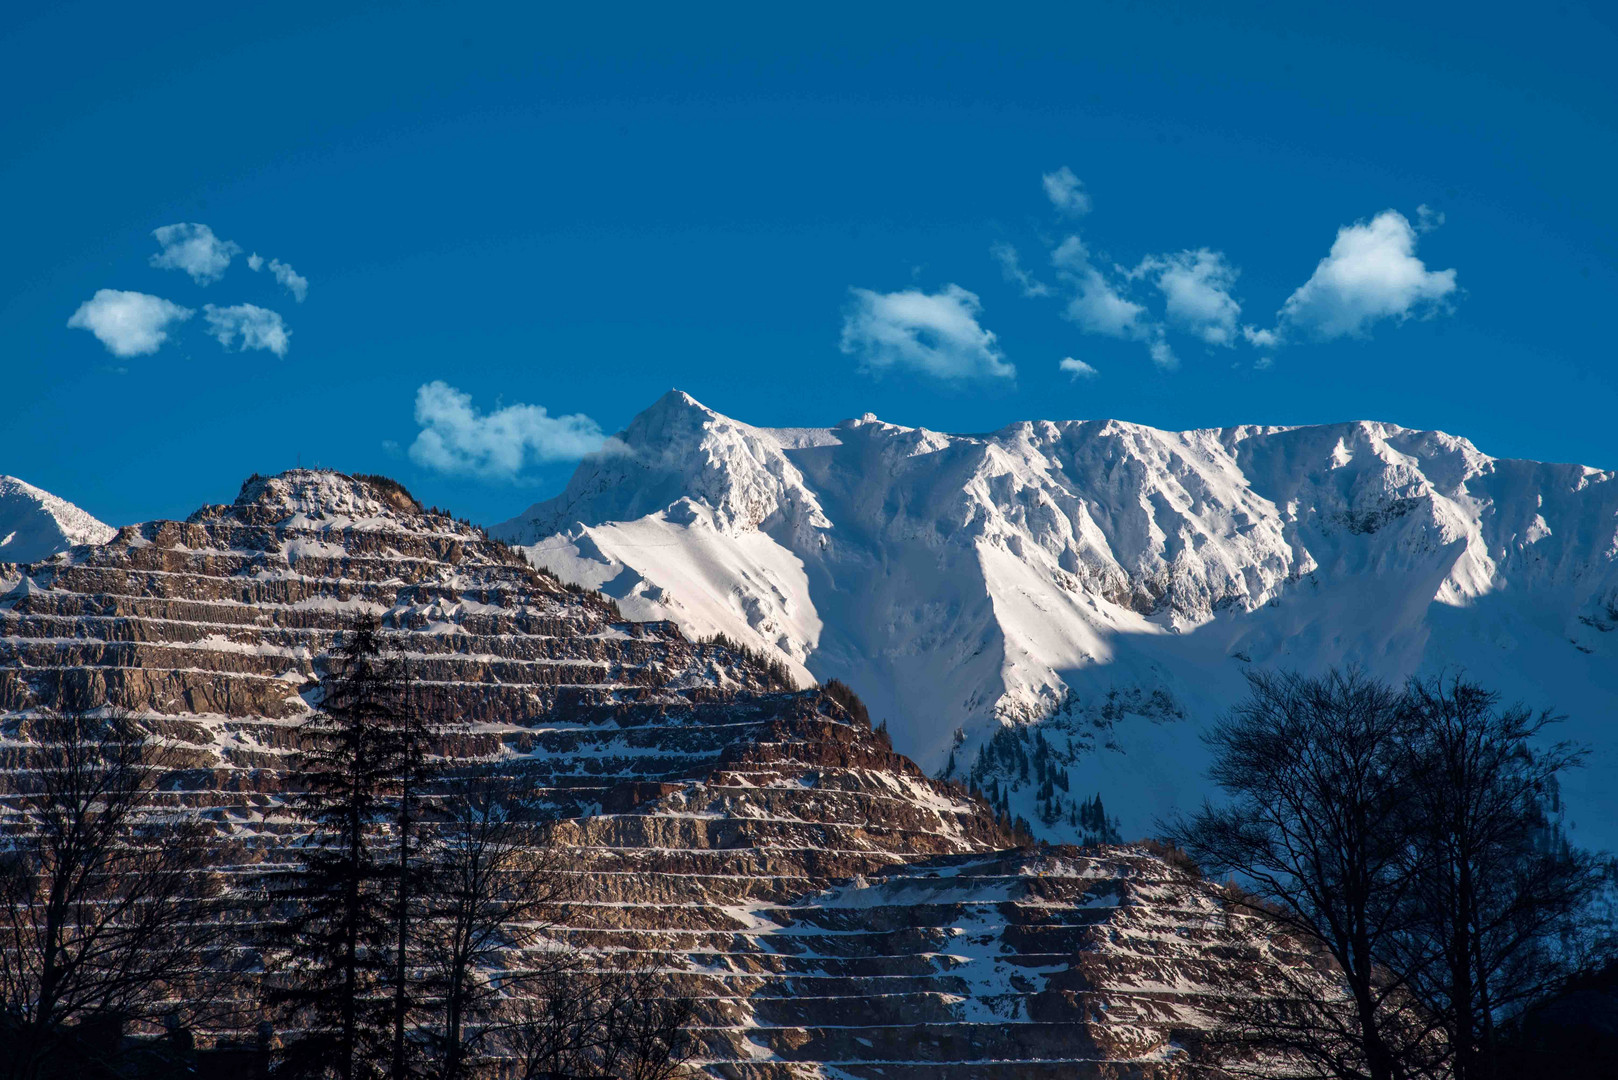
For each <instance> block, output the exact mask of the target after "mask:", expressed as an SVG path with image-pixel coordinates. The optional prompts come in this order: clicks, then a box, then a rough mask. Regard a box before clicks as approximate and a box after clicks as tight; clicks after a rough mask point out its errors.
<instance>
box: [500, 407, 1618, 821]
mask: <svg viewBox="0 0 1618 1080" xmlns="http://www.w3.org/2000/svg"><path fill="white" fill-rule="evenodd" d="M493 532H494V533H495V534H496V535H499V536H501V537H503V538H504V539H507V540H509V541H512V542H514V543H518V544H522V545H524V546H525V548H526V550H527V551H528V552H529V553H530V556H531V557H532V558H533V559H534V561H535V562H536V563H537V564H539V565H543V566H547V567H549V568H550V569H552V570H554V571H555V572H556V573H558V574H559V575H560V576H561V577H563V578H564V579H565V580H569V581H573V582H577V583H580V584H583V585H587V586H589V587H592V588H601V589H603V590H604V591H606V592H607V593H608V594H610V595H612V596H614V597H615V598H617V599H618V601H619V603H620V604H621V605H623V607H624V609H625V610H626V611H628V612H631V613H633V614H635V615H637V616H639V617H662V618H670V619H673V620H675V621H676V622H679V623H680V624H681V625H682V626H684V627H686V628H687V630H688V631H691V632H699V633H711V632H713V631H723V632H725V633H726V634H729V635H731V636H733V637H736V638H737V639H738V640H744V641H749V642H752V643H755V644H758V645H760V646H768V647H773V648H775V649H776V650H777V651H779V652H780V653H781V654H782V656H783V657H785V658H787V659H788V660H790V661H791V662H792V663H793V664H794V665H795V670H796V672H797V673H798V675H799V677H800V678H801V679H803V680H804V681H806V682H807V681H808V680H809V679H811V678H814V679H826V678H833V677H835V678H839V679H842V680H843V681H845V682H848V683H850V684H851V685H853V686H854V687H855V688H856V689H857V690H859V692H860V693H861V694H862V695H863V696H864V697H865V698H866V699H867V701H868V702H869V703H870V705H871V708H872V712H873V714H874V715H877V716H881V717H885V718H887V719H888V720H889V721H890V724H891V728H892V731H893V734H894V738H895V741H896V745H897V746H898V747H899V748H900V749H902V750H904V751H905V752H907V753H909V754H911V755H912V756H914V757H915V758H916V759H917V760H918V761H919V762H920V763H921V764H922V765H923V766H924V767H926V768H927V769H929V770H930V771H932V772H933V773H934V774H935V775H956V776H961V775H967V774H970V775H972V776H973V778H974V779H975V780H977V781H979V782H980V783H981V784H982V785H983V786H984V787H985V788H988V787H989V786H990V785H991V784H992V785H993V788H994V789H995V790H996V791H997V792H999V793H1001V795H1002V796H1003V797H1004V798H1005V799H1006V803H1007V805H1008V806H1009V807H1010V808H1011V809H1012V810H1013V811H1014V812H1016V813H1018V814H1020V815H1022V816H1025V817H1027V818H1028V820H1030V821H1031V822H1033V823H1034V825H1035V828H1036V829H1037V830H1039V831H1041V832H1042V833H1043V834H1044V835H1046V836H1048V837H1051V838H1053V839H1062V838H1064V837H1067V836H1070V835H1071V825H1072V822H1073V819H1074V818H1075V817H1076V811H1077V801H1078V800H1079V799H1081V798H1084V797H1088V796H1089V795H1091V794H1092V793H1094V792H1098V791H1099V792H1100V793H1101V794H1102V795H1103V796H1104V797H1105V800H1106V804H1107V807H1108V809H1109V810H1112V811H1115V812H1119V813H1121V815H1122V817H1123V824H1124V828H1125V831H1126V833H1130V834H1133V835H1140V834H1141V833H1143V832H1146V831H1148V830H1149V828H1150V825H1151V822H1152V820H1153V819H1154V818H1155V817H1156V816H1157V815H1159V814H1161V813H1163V812H1164V811H1166V810H1168V809H1170V808H1172V807H1173V806H1175V805H1183V803H1184V801H1185V800H1186V799H1187V798H1190V799H1196V798H1198V797H1200V793H1201V792H1202V791H1203V785H1202V779H1201V774H1202V765H1203V761H1204V757H1203V752H1202V750H1201V747H1200V744H1199V740H1198V733H1199V731H1200V728H1201V723H1202V722H1203V721H1205V720H1206V719H1207V718H1209V717H1211V716H1212V715H1214V714H1216V713H1217V712H1218V711H1220V710H1221V709H1223V708H1224V707H1226V706H1227V705H1228V704H1229V703H1230V702H1232V701H1233V700H1235V699H1236V698H1237V697H1239V695H1240V694H1241V692H1242V689H1243V685H1244V684H1243V680H1242V673H1243V672H1244V671H1245V670H1247V669H1249V668H1250V667H1252V666H1265V665H1269V666H1289V667H1300V668H1303V669H1306V670H1308V669H1318V668H1321V667H1324V666H1327V665H1331V664H1345V663H1357V664H1360V665H1363V666H1364V667H1366V668H1367V669H1368V670H1370V671H1371V672H1372V673H1373V674H1377V675H1380V676H1383V677H1387V678H1392V679H1400V678H1403V677H1406V676H1408V675H1411V674H1416V673H1431V672H1437V671H1441V670H1448V671H1455V670H1458V669H1465V670H1468V671H1470V672H1471V673H1472V674H1474V675H1476V676H1478V677H1481V678H1484V679H1486V680H1487V681H1489V682H1490V683H1491V684H1492V685H1495V686H1497V687H1498V688H1499V689H1500V690H1501V691H1502V692H1503V693H1504V694H1505V695H1506V696H1507V697H1508V698H1521V699H1523V700H1525V701H1527V702H1528V703H1530V704H1533V705H1536V706H1537V705H1546V706H1555V707H1557V708H1558V709H1560V710H1562V711H1564V712H1566V713H1568V715H1569V722H1568V724H1567V726H1566V728H1565V730H1564V734H1566V735H1569V736H1572V737H1574V738H1578V739H1580V740H1582V741H1584V742H1587V743H1589V744H1591V745H1592V746H1593V747H1594V750H1595V752H1594V754H1593V755H1592V759H1591V761H1590V766H1589V768H1587V769H1585V770H1583V771H1582V773H1581V774H1578V775H1575V776H1574V777H1573V778H1572V780H1571V782H1570V784H1569V789H1568V795H1569V800H1568V801H1569V803H1570V805H1571V808H1572V813H1573V821H1574V824H1575V826H1576V828H1577V829H1579V830H1580V832H1581V836H1582V838H1583V839H1585V840H1586V841H1587V842H1593V843H1597V844H1600V845H1602V846H1618V824H1614V823H1615V822H1618V801H1615V796H1613V795H1611V794H1610V793H1611V792H1613V791H1615V790H1618V633H1614V632H1613V631H1614V630H1615V629H1618V475H1615V474H1614V473H1611V472H1603V471H1600V470H1596V469H1591V468H1586V467H1583V466H1577V465H1555V464H1542V463H1538V462H1531V461H1518V460H1508V459H1497V458H1492V457H1489V456H1488V455H1486V454H1483V453H1482V452H1480V451H1479V450H1478V449H1477V448H1476V447H1474V446H1473V445H1472V444H1471V443H1470V442H1468V441H1467V440H1465V439H1462V438H1459V437H1456V436H1452V435H1447V434H1444V433H1441V432H1424V431H1413V430H1408V429H1404V428H1400V427H1397V426H1394V425H1390V424H1381V423H1373V422H1355V423H1344V424H1332V425H1319V426H1311V427H1253V426H1249V427H1235V428H1223V429H1207V430H1197V431H1186V432H1168V431H1159V430H1156V429H1153V428H1148V427H1144V426H1142V425H1137V424H1129V423H1124V422H1120V421H1112V420H1101V421H1063V422H1047V421H1036V422H1025V423H1018V424H1013V425H1011V426H1009V427H1006V428H1004V429H1002V430H1000V431H998V432H993V433H990V434H983V435H949V434H943V433H939V432H933V431H929V430H926V429H922V428H905V427H900V426H897V425H893V424H885V423H882V422H880V421H878V420H877V419H876V418H875V417H873V416H870V415H867V416H866V417H863V418H861V419H859V420H850V421H845V422H843V423H842V424H840V425H838V426H837V427H835V428H806V429H768V428H759V427H753V426H751V425H748V424H745V423H742V422H740V421H737V420H734V419H731V418H729V417H725V416H723V415H721V414H718V413H716V412H714V411H713V410H710V409H708V408H706V407H704V406H703V405H701V404H700V403H698V402H696V401H695V400H694V399H692V398H691V397H690V396H689V395H686V394H683V393H680V392H678V391H675V392H671V393H670V394H668V395H666V396H665V397H664V398H662V399H661V400H659V401H658V402H657V403H656V404H654V405H653V406H652V407H651V408H649V409H648V410H646V411H645V412H644V413H642V414H641V415H640V416H638V417H636V418H635V419H634V420H633V421H632V422H631V423H630V425H629V426H628V427H627V428H626V429H625V430H624V431H623V432H622V433H620V434H619V436H618V437H617V438H616V439H615V440H613V441H612V443H610V444H609V448H608V449H607V450H605V451H604V452H603V453H601V454H598V455H596V456H594V457H591V458H588V459H586V460H585V461H584V462H583V463H582V464H581V465H580V466H579V468H578V470H577V472H576V473H575V474H574V476H573V478H572V480H571V481H570V482H569V484H568V485H567V487H566V489H565V490H564V491H563V492H562V493H561V494H560V495H558V496H557V497H555V498H553V499H550V500H547V501H545V502H542V503H539V504H537V505H535V506H534V507H531V508H530V509H529V510H528V511H526V512H524V513H523V514H522V515H520V516H519V517H517V518H515V519H513V520H511V521H509V522H506V523H504V524H503V525H500V526H497V527H495V529H494V530H493ZM1036 721H1037V722H1038V723H1039V731H1040V732H1041V733H1042V735H1043V737H1044V741H1045V743H1046V744H1047V745H1048V751H1047V753H1048V755H1049V756H1050V757H1051V758H1052V759H1053V761H1054V762H1055V765H1047V766H1045V774H1044V779H1041V778H1040V777H1039V776H1036V775H1035V774H1034V773H1033V772H1031V771H1030V768H1031V762H1030V760H1029V759H1030V757H1031V755H1032V754H1033V753H1034V752H1035V751H1036V750H1037V749H1038V747H1037V746H1036V745H1035V743H1034V742H1033V741H1032V737H1031V735H1030V734H1029V733H1030V731H1031V730H1032V729H1030V728H1028V727H1026V726H1025V725H1026V724H1028V723H1029V722H1036ZM1004 725H1011V727H1010V730H1011V731H1012V732H1013V733H1014V734H1016V736H1017V745H1016V746H1013V745H1011V744H1010V743H1008V742H1007V741H1006V740H1005V739H1004V738H1000V739H998V740H997V739H996V734H997V733H998V732H999V731H1000V730H1001V729H1002V727H1003V726H1004ZM1019 747H1020V749H1019ZM1058 767H1059V768H1058ZM1058 776H1059V778H1060V779H1061V780H1062V781H1064V783H1062V784H1060V785H1058V784H1055V783H1052V782H1048V781H1051V780H1054V779H1056V778H1058ZM1058 792H1060V793H1058Z"/></svg>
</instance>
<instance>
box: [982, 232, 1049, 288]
mask: <svg viewBox="0 0 1618 1080" xmlns="http://www.w3.org/2000/svg"><path fill="white" fill-rule="evenodd" d="M989 254H990V255H993V256H994V258H995V261H996V262H998V263H999V264H1000V272H1001V273H1002V274H1004V275H1005V277H1006V280H1007V281H1010V282H1013V283H1015V284H1016V285H1018V286H1020V287H1021V288H1022V294H1023V295H1024V296H1049V295H1050V294H1051V290H1050V286H1048V285H1046V284H1045V283H1043V282H1041V281H1036V280H1034V276H1033V275H1032V274H1030V273H1029V272H1028V271H1027V270H1024V269H1023V265H1022V260H1020V259H1018V258H1017V249H1016V248H1014V247H1012V246H1011V245H1010V244H1007V243H1004V242H1002V243H997V244H995V245H993V246H992V247H990V248H989Z"/></svg>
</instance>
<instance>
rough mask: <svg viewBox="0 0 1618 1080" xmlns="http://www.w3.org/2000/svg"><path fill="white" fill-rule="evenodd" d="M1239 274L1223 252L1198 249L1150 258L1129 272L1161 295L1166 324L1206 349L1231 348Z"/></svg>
mask: <svg viewBox="0 0 1618 1080" xmlns="http://www.w3.org/2000/svg"><path fill="white" fill-rule="evenodd" d="M1239 273H1240V271H1238V270H1237V269H1236V268H1235V267H1234V266H1231V265H1230V264H1229V263H1228V262H1226V261H1225V256H1224V253H1223V252H1219V251H1210V250H1208V249H1207V248H1198V249H1197V250H1195V251H1180V252H1176V253H1174V254H1172V255H1151V256H1148V257H1147V258H1145V259H1143V260H1142V261H1141V263H1140V265H1138V266H1137V267H1135V269H1134V270H1133V271H1132V272H1131V275H1130V276H1131V277H1145V278H1146V279H1148V280H1149V281H1151V282H1152V283H1153V284H1155V285H1156V286H1157V288H1158V291H1159V292H1161V293H1162V294H1163V299H1164V313H1165V314H1166V315H1167V316H1168V319H1169V322H1170V323H1172V324H1174V325H1176V326H1178V327H1179V328H1180V329H1182V330H1184V331H1186V332H1187V333H1189V334H1192V335H1193V336H1195V337H1198V338H1200V339H1202V341H1203V342H1204V343H1205V344H1208V345H1226V346H1229V345H1234V344H1236V338H1237V324H1238V322H1239V321H1240V320H1241V316H1242V305H1241V304H1240V303H1238V302H1237V300H1236V298H1235V297H1234V296H1232V295H1231V290H1232V289H1233V288H1234V287H1235V285H1236V277H1237V275H1238V274H1239Z"/></svg>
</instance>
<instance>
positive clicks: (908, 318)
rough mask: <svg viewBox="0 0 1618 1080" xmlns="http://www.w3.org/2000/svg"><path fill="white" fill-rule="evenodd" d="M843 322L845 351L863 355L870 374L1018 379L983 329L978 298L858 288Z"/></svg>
mask: <svg viewBox="0 0 1618 1080" xmlns="http://www.w3.org/2000/svg"><path fill="white" fill-rule="evenodd" d="M851 291H852V292H853V294H854V305H853V307H852V308H851V309H850V310H849V312H848V315H847V316H846V317H845V318H844V320H843V337H842V343H841V348H842V350H843V352H845V353H847V354H849V355H858V356H859V357H860V360H861V366H862V367H863V368H864V369H865V370H866V371H881V370H885V369H887V368H911V369H914V370H916V371H921V372H925V373H926V374H928V375H933V376H935V377H937V378H940V379H979V378H998V379H1010V378H1014V377H1016V374H1017V369H1016V368H1015V367H1014V366H1013V365H1012V364H1011V363H1009V362H1008V361H1007V360H1006V357H1005V354H1004V353H1003V352H1001V351H1000V347H999V345H997V344H996V342H995V336H994V334H992V333H991V332H989V331H988V330H985V329H984V328H983V327H982V326H981V325H979V324H978V319H977V317H978V313H979V312H980V311H981V310H982V305H981V304H979V303H978V298H977V294H976V293H971V292H968V291H966V290H965V289H963V288H961V287H960V286H959V285H946V286H944V288H943V290H942V291H940V292H936V293H925V292H921V291H920V290H916V289H909V290H905V291H903V292H893V293H878V292H872V291H871V290H870V289H853V290H851Z"/></svg>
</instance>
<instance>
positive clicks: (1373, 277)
mask: <svg viewBox="0 0 1618 1080" xmlns="http://www.w3.org/2000/svg"><path fill="white" fill-rule="evenodd" d="M1424 209H1425V208H1424ZM1441 220H1442V218H1441V217H1440V216H1439V215H1435V214H1433V213H1432V212H1431V211H1427V213H1426V214H1418V221H1420V222H1421V228H1420V229H1418V228H1417V227H1415V226H1412V225H1411V224H1410V221H1409V219H1407V218H1406V217H1405V216H1404V215H1403V214H1401V213H1399V212H1398V211H1397V210H1384V211H1382V212H1381V213H1380V214H1378V215H1376V217H1374V218H1372V219H1371V220H1370V221H1360V222H1356V223H1355V224H1353V225H1345V226H1343V227H1342V228H1340V229H1338V230H1337V239H1336V240H1335V241H1334V242H1333V243H1332V246H1331V252H1330V253H1329V254H1328V255H1327V256H1326V257H1325V258H1324V259H1321V260H1320V263H1319V265H1317V266H1316V267H1315V272H1314V273H1313V274H1312V275H1310V277H1309V280H1308V281H1306V282H1304V283H1303V284H1302V285H1300V286H1299V287H1298V289H1297V291H1296V292H1294V293H1293V294H1292V295H1291V296H1289V297H1287V300H1286V303H1285V304H1283V305H1282V306H1281V311H1280V315H1279V331H1278V333H1279V336H1280V337H1281V338H1282V339H1290V338H1292V337H1294V336H1295V335H1302V336H1306V337H1312V338H1315V339H1317V340H1323V341H1329V340H1331V339H1333V338H1340V337H1363V336H1365V334H1366V333H1367V331H1368V330H1369V328H1370V327H1371V325H1372V324H1373V323H1376V322H1379V321H1381V320H1383V319H1393V320H1395V321H1396V322H1403V321H1404V320H1406V319H1409V318H1411V317H1413V316H1423V317H1426V316H1431V315H1434V314H1437V313H1439V312H1443V311H1446V310H1448V300H1449V298H1450V297H1452V296H1453V295H1454V294H1455V292H1456V289H1457V286H1456V284H1455V271H1454V270H1428V269H1427V267H1426V264H1424V263H1423V262H1422V261H1421V260H1420V259H1419V258H1417V257H1416V237H1417V234H1418V232H1420V231H1427V230H1429V229H1433V228H1436V227H1437V222H1438V221H1441Z"/></svg>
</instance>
